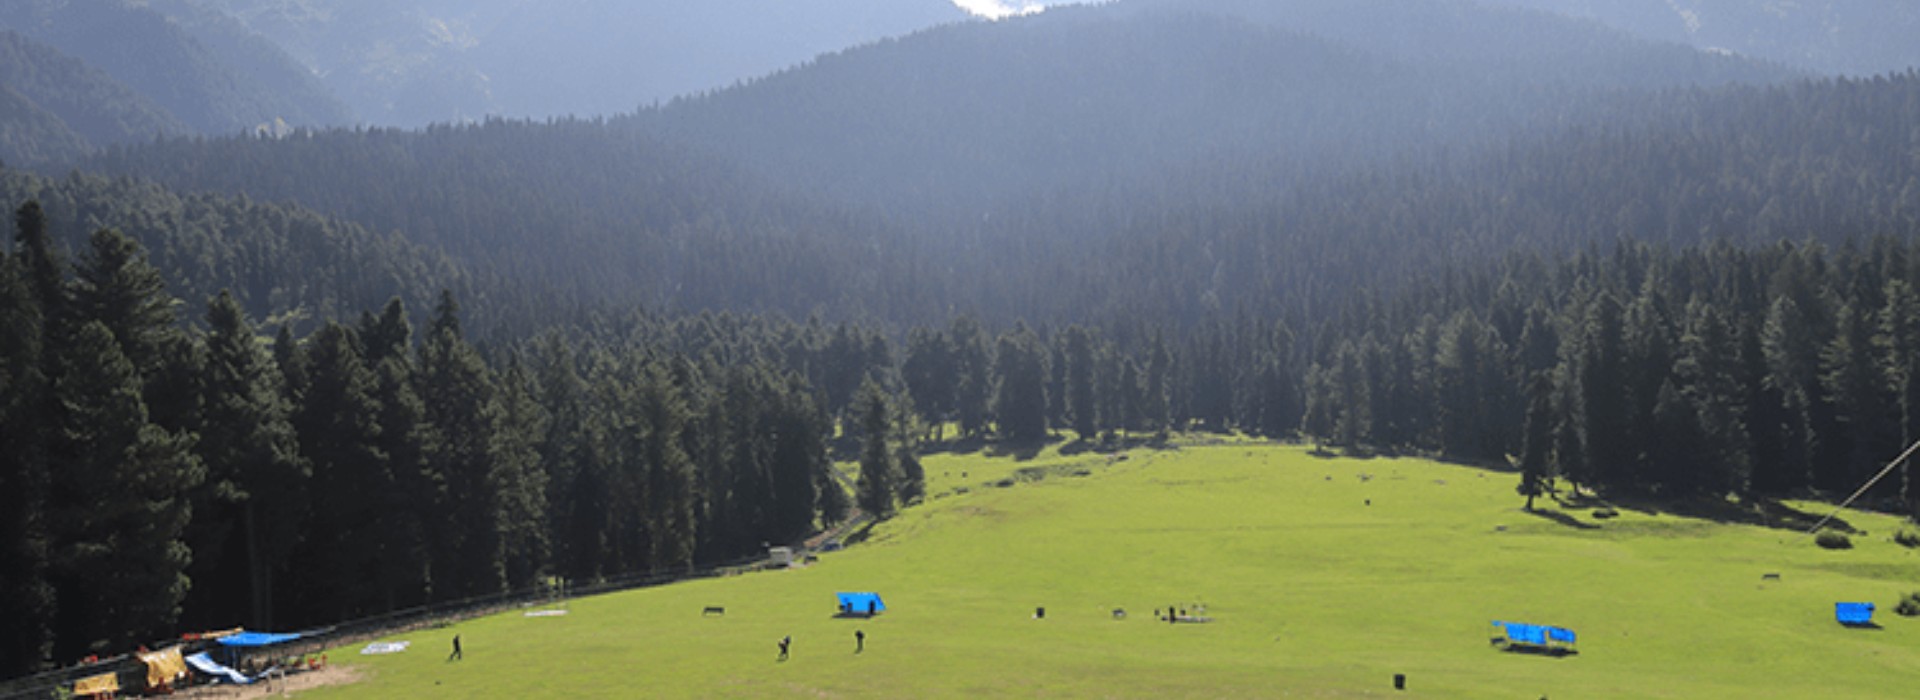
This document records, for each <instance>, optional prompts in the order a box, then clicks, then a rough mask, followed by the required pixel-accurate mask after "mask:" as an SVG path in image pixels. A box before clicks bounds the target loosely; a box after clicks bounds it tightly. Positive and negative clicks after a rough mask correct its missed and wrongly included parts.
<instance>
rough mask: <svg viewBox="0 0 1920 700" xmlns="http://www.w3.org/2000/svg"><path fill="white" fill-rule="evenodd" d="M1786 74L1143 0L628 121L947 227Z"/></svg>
mask: <svg viewBox="0 0 1920 700" xmlns="http://www.w3.org/2000/svg"><path fill="white" fill-rule="evenodd" d="M1785 77H1786V74H1785V73H1784V72H1783V71H1780V70H1778V69H1776V68H1772V67H1768V66H1762V65H1756V64H1754V63H1751V62H1748V61H1744V60H1740V59H1734V58H1728V57H1723V56H1713V55H1708V54H1702V53H1699V52H1696V51H1693V50H1691V49H1688V48H1686V47H1682V46H1678V45H1667V44H1654V43H1649V42H1643V41H1638V40H1633V39H1631V38H1629V37H1626V36H1625V35H1622V34H1619V33H1616V32H1610V31H1606V30H1604V29H1602V28H1600V27H1597V26H1593V25H1589V24H1586V23H1580V22H1574V21H1570V20H1565V19H1561V18H1556V17H1553V16H1550V15H1546V14H1543V13H1532V12H1519V11H1513V10H1494V9H1487V8H1484V7H1481V6H1478V5H1471V4H1466V3H1454V2H1440V3H1402V2H1376V1H1374V0H1368V1H1366V2H1320V1H1317V0H1315V1H1309V2H1288V3H1252V2H1248V3H1240V2H1232V1H1230V0H1217V1H1212V0H1210V1H1208V2H1197V3H1189V2H1180V3H1158V2H1151V1H1142V2H1128V3H1119V4H1116V5H1110V6H1098V7H1072V8H1056V9H1054V10H1051V11H1048V12H1046V13H1043V14H1041V15H1036V16H1033V17H1028V18H1023V19H1021V20H1019V21H1016V22H999V23H988V24H969V25H960V26H950V27H942V28H939V29H935V30H930V31H927V32H923V33H920V34H916V35H914V36H912V37H909V38H907V39H902V40H899V41H892V42H883V43H881V44H879V45H875V46H868V47H862V48H859V49H854V50H850V51H846V52H842V53H839V54H835V55H831V56H823V57H821V58H820V59H818V60H817V61H815V62H814V63H813V64H811V65H808V66H806V67H803V68H799V69H795V70H791V71H786V72H783V73H781V74H778V75H774V76H770V77H768V78H766V79H763V80H759V81H755V82H754V83H752V84H750V85H747V86H743V87H741V88H737V89H733V90H727V91H722V92H719V93H716V94H713V95H707V96H702V97H698V98H690V99H686V100H680V101H676V102H675V103H673V104H671V105H668V106H666V107H664V108H662V109H659V110H647V111H643V112H641V113H640V114H638V115H636V117H635V118H634V119H633V121H634V122H635V123H636V124H638V125H639V126H640V127H641V128H644V129H646V130H648V131H650V132H654V133H658V134H662V135H663V136H665V137H666V138H669V139H671V140H675V141H683V142H688V143H694V144H698V145H701V146H703V147H705V148H708V149H711V150H713V151H714V152H718V153H722V154H726V155H728V156H730V157H732V158H733V159H735V160H737V161H739V162H741V163H744V164H746V165H747V166H748V167H751V168H754V169H756V170H757V171H758V172H760V173H762V174H764V175H766V176H767V177H769V178H771V179H774V180H777V181H780V182H789V183H805V184H806V185H807V186H808V187H809V188H811V189H813V190H815V191H817V192H818V193H820V194H822V195H825V196H828V197H832V198H834V199H837V200H840V201H845V202H850V203H858V204H860V205H864V206H870V207H880V208H882V210H883V211H884V212H885V213H887V214H889V215H891V216H892V217H893V218H895V219H896V220H899V221H902V222H914V223H915V224H919V225H924V224H925V222H926V219H927V218H928V217H929V216H931V217H932V218H933V219H934V220H935V221H938V222H959V223H963V224H964V223H966V222H973V221H978V220H979V219H980V218H981V217H982V216H984V215H989V214H994V213H998V212H999V210H1000V209H1001V208H1003V207H1004V206H1005V205H1006V204H1007V203H1008V202H1009V201H1010V200H1015V199H1017V198H1020V197H1025V196H1047V195H1050V194H1053V193H1054V192H1056V191H1059V190H1068V191H1071V190H1074V189H1076V188H1085V187H1088V186H1102V185H1106V184H1109V183H1120V184H1132V183H1134V182H1137V181H1139V180H1142V179H1153V178H1155V177H1156V175H1158V174H1160V173H1162V172H1164V171H1165V170H1167V169H1176V170H1178V169H1184V168H1187V167H1189V166H1193V165H1195V164H1201V163H1204V164H1208V165H1212V164H1215V163H1219V162H1223V161H1224V162H1233V161H1237V160H1246V159H1253V160H1266V159H1270V158H1284V159H1285V160H1287V161H1289V162H1293V163H1309V164H1313V165H1316V166H1317V165H1322V164H1338V163H1353V162H1365V161H1368V160H1372V159H1378V158H1381V157H1385V156H1389V155H1392V154H1395V153H1398V152H1401V151H1404V150H1406V149H1408V148H1411V147H1415V146H1420V145H1431V144H1435V143H1453V144H1463V145H1466V144H1479V143H1482V142H1484V141H1486V140H1488V139H1491V138H1494V137H1495V136H1496V135H1500V134H1506V133H1510V132H1513V131H1515V130H1527V129H1532V128H1538V127H1541V126H1545V125H1561V124H1565V123H1569V122H1572V123H1579V122H1582V121H1585V118H1584V117H1583V114H1584V113H1585V112H1586V111H1587V110H1588V109H1590V108H1592V106H1593V104H1592V100H1591V96H1592V94H1593V93H1592V91H1594V90H1602V89H1605V90H1616V89H1628V88H1635V89H1651V88H1661V87H1675V86H1689V85H1721V84H1725V83H1729V82H1768V81H1774V80H1780V79H1783V78H1785ZM1063 85H1071V86H1074V88H1073V89H1070V90H1062V89H1060V86H1063ZM1156 184H1157V180H1156Z"/></svg>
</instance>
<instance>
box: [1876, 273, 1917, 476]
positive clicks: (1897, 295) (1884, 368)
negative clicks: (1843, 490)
mask: <svg viewBox="0 0 1920 700" xmlns="http://www.w3.org/2000/svg"><path fill="white" fill-rule="evenodd" d="M1884 296H1886V298H1887V304H1886V306H1885V307H1883V308H1881V309H1880V317H1879V328H1878V331H1877V332H1876V333H1875V334H1874V338H1873V344H1874V352H1875V354H1876V355H1878V356H1879V358H1880V368H1881V374H1882V376H1884V377H1885V381H1886V383H1887V386H1888V388H1889V389H1891V392H1892V395H1893V402H1894V406H1895V407H1897V408H1898V410H1899V430H1900V444H1901V445H1902V446H1903V447H1904V446H1906V445H1911V444H1913V442H1914V441H1915V440H1920V295H1916V294H1915V292H1914V289H1913V285H1910V284H1908V283H1907V281H1906V280H1903V279H1899V278H1894V279H1890V280H1887V287H1886V292H1885V294H1884ZM1912 486H1913V479H1912V476H1911V465H1907V464H1903V465H1901V467H1900V499H1901V500H1902V501H1903V502H1908V503H1912V502H1914V496H1915V494H1914V492H1913V489H1912ZM1916 512H1920V511H1916Z"/></svg>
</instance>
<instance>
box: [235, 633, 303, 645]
mask: <svg viewBox="0 0 1920 700" xmlns="http://www.w3.org/2000/svg"><path fill="white" fill-rule="evenodd" d="M302 636H304V635H302V634H300V633H298V632H293V633H290V634H275V633H272V632H240V633H237V634H229V635H227V636H225V637H221V638H220V645H221V646H229V647H270V646H273V645H275V644H284V643H287V642H291V641H293V640H296V639H299V638H300V637H302Z"/></svg>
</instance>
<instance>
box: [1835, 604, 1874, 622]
mask: <svg viewBox="0 0 1920 700" xmlns="http://www.w3.org/2000/svg"><path fill="white" fill-rule="evenodd" d="M1833 619H1835V620H1838V621H1839V622H1840V624H1843V625H1848V626H1862V627H1863V626H1866V625H1871V624H1873V604H1872V603H1834V604H1833Z"/></svg>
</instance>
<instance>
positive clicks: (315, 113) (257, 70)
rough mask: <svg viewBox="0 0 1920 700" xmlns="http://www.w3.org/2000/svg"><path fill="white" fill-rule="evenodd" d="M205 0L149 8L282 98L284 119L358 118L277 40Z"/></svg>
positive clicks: (151, 1) (334, 122) (160, 2)
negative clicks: (252, 28)
mask: <svg viewBox="0 0 1920 700" xmlns="http://www.w3.org/2000/svg"><path fill="white" fill-rule="evenodd" d="M204 2H205V0H146V6H147V7H149V8H152V9H153V10H154V11H156V12H159V13H161V14H163V15H165V16H166V17H167V19H169V20H172V21H173V23H174V25H175V26H178V27H180V28H181V29H182V30H185V31H186V32H187V34H189V35H190V36H192V37H193V38H194V39H195V40H197V41H199V42H200V44H201V45H202V46H205V47H206V48H207V50H208V51H210V52H212V53H213V55H214V56H215V57H216V58H218V59H219V60H220V63H221V65H223V66H224V67H226V68H228V69H230V70H232V71H233V72H234V73H236V74H238V75H239V77H240V78H242V79H243V80H245V81H246V83H247V84H248V85H250V86H251V87H252V88H253V89H255V90H258V91H259V92H261V93H263V94H265V95H267V96H269V97H271V98H274V99H276V100H277V101H278V103H277V104H275V105H274V107H275V109H277V110H281V111H284V112H285V114H286V116H283V117H282V118H283V119H285V120H286V121H287V122H289V123H291V124H295V125H301V126H345V125H350V124H353V123H355V122H356V121H358V119H357V118H356V117H355V116H354V113H353V110H352V109H349V108H348V107H347V104H346V103H345V102H343V101H341V100H340V98H339V97H338V96H336V95H334V94H333V92H332V90H331V89H330V88H328V87H327V86H326V84H325V83H324V82H322V81H321V80H320V77H319V76H318V75H316V74H315V73H314V71H313V70H312V69H310V68H308V67H307V66H306V65H305V64H303V63H301V62H300V61H299V60H297V59H295V58H294V57H293V56H292V55H291V54H288V53H287V52H286V51H285V50H284V49H282V48H281V47H280V45H279V44H276V43H274V42H273V40H271V39H268V38H267V37H265V36H262V35H260V34H258V33H255V32H254V31H253V30H250V29H248V28H247V26H246V25H245V24H243V23H241V22H240V21H239V20H237V19H234V18H233V17H232V16H230V15H228V14H226V13H224V12H221V11H219V10H218V9H216V8H213V7H210V6H208V5H206V4H204Z"/></svg>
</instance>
